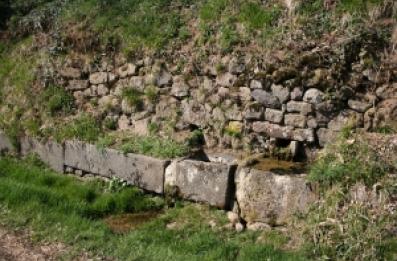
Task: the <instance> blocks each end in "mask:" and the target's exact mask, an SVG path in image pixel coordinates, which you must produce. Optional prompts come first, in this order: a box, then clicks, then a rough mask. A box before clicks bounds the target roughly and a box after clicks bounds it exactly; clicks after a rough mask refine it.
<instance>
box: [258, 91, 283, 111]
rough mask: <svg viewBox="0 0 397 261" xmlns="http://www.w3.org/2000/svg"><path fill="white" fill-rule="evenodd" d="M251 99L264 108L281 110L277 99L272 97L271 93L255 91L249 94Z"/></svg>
mask: <svg viewBox="0 0 397 261" xmlns="http://www.w3.org/2000/svg"><path fill="white" fill-rule="evenodd" d="M251 96H252V98H254V100H256V101H257V102H259V103H260V104H262V105H263V106H265V107H266V108H272V109H279V108H281V103H280V101H279V100H278V99H277V97H275V96H273V95H272V94H271V93H269V92H266V91H264V90H260V89H255V90H253V91H252V92H251Z"/></svg>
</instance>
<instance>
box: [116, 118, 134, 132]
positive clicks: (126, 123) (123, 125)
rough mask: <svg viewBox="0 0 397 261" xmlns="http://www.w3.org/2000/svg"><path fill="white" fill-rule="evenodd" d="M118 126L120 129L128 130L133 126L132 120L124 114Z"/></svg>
mask: <svg viewBox="0 0 397 261" xmlns="http://www.w3.org/2000/svg"><path fill="white" fill-rule="evenodd" d="M118 126H119V129H120V130H128V129H130V128H131V120H130V119H129V118H128V117H127V116H126V115H122V116H121V117H120V118H119V121H118Z"/></svg>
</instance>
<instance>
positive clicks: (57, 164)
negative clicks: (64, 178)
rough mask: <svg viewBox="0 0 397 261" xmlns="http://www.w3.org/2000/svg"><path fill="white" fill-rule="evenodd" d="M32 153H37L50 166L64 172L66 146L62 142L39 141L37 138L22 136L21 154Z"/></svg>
mask: <svg viewBox="0 0 397 261" xmlns="http://www.w3.org/2000/svg"><path fill="white" fill-rule="evenodd" d="M30 153H35V154H37V155H38V156H39V157H40V159H41V160H42V161H43V162H44V163H46V164H48V166H49V167H50V168H51V169H53V170H55V171H57V172H61V173H63V171H64V164H63V163H64V148H63V145H62V144H59V143H57V142H55V141H51V140H48V141H39V140H38V139H36V138H31V137H23V138H21V154H22V155H23V156H26V155H28V154H30Z"/></svg>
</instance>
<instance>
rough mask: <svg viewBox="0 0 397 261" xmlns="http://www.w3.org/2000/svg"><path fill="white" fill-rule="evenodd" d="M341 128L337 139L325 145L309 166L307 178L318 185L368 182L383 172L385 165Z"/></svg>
mask: <svg viewBox="0 0 397 261" xmlns="http://www.w3.org/2000/svg"><path fill="white" fill-rule="evenodd" d="M347 133H348V131H342V135H341V136H340V137H339V140H338V141H337V142H336V143H334V144H333V145H330V146H328V147H327V148H326V150H325V151H324V152H323V154H322V155H321V156H320V157H319V158H318V159H317V161H316V162H315V163H314V164H313V165H312V167H311V170H310V174H309V178H310V180H311V181H314V182H319V183H320V184H321V186H322V187H325V188H326V187H330V186H332V185H334V184H338V183H339V184H343V185H344V186H346V187H349V186H351V185H352V184H356V183H357V182H363V183H365V184H366V185H372V184H374V183H375V182H376V181H377V180H379V179H380V178H381V177H382V176H384V175H385V173H386V169H387V168H386V165H385V164H384V163H383V162H382V160H381V159H380V158H379V157H378V156H377V154H376V152H375V151H372V150H371V149H370V148H369V147H368V146H367V145H366V144H365V143H363V142H359V141H357V140H355V139H354V138H351V137H352V136H350V135H349V136H346V135H347Z"/></svg>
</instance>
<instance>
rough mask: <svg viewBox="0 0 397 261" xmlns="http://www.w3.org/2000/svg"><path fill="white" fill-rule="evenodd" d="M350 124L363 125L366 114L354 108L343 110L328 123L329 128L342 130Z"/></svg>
mask: <svg viewBox="0 0 397 261" xmlns="http://www.w3.org/2000/svg"><path fill="white" fill-rule="evenodd" d="M348 124H349V125H351V126H352V127H357V128H360V127H363V126H364V115H363V114H362V113H358V112H355V111H353V110H343V111H341V112H340V113H339V114H338V115H337V116H336V117H335V118H333V119H332V120H331V121H330V122H329V123H328V128H329V129H330V130H332V131H340V130H342V129H343V128H344V127H346V126H347V125H348Z"/></svg>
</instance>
